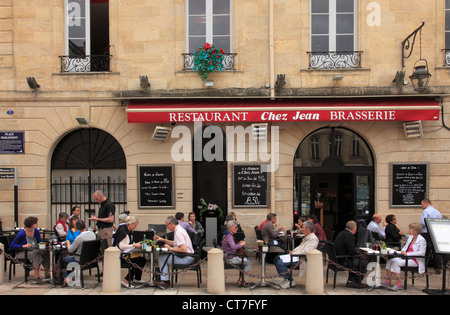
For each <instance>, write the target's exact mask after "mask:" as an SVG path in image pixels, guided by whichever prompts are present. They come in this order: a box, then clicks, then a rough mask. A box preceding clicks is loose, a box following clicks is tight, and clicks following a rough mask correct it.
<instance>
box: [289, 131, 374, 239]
mask: <svg viewBox="0 0 450 315" xmlns="http://www.w3.org/2000/svg"><path fill="white" fill-rule="evenodd" d="M373 165H374V164H373V155H372V152H371V150H370V148H369V146H368V145H367V143H366V142H365V141H364V139H363V138H361V137H360V136H359V135H357V134H356V133H355V132H353V131H351V130H349V129H346V128H342V127H339V128H335V127H332V128H323V129H319V130H316V131H315V132H313V133H311V134H310V135H308V136H307V137H306V138H305V139H304V140H303V141H302V143H301V144H300V146H299V147H298V149H297V151H296V153H295V157H294V220H295V222H297V220H298V218H299V217H300V216H307V215H309V214H315V215H316V216H317V217H318V218H319V220H320V221H321V223H322V225H323V226H324V227H325V228H328V229H332V230H335V231H339V230H342V229H343V228H344V227H345V223H346V222H347V221H349V220H354V219H355V218H356V217H361V218H364V219H366V220H367V219H369V218H370V217H371V216H372V214H373V213H374V166H373Z"/></svg>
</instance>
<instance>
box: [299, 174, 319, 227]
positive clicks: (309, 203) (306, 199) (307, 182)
mask: <svg viewBox="0 0 450 315" xmlns="http://www.w3.org/2000/svg"><path fill="white" fill-rule="evenodd" d="M313 187H314V176H313V175H312V174H301V173H297V172H296V173H294V222H297V221H298V219H299V217H300V216H308V215H309V214H311V213H312V212H311V209H312V211H314V193H313V192H314V190H313Z"/></svg>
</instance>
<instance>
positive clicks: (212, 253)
mask: <svg viewBox="0 0 450 315" xmlns="http://www.w3.org/2000/svg"><path fill="white" fill-rule="evenodd" d="M207 284H208V285H207V292H208V293H211V294H225V267H224V263H223V251H221V250H220V249H218V248H213V249H211V250H209V251H208V281H207Z"/></svg>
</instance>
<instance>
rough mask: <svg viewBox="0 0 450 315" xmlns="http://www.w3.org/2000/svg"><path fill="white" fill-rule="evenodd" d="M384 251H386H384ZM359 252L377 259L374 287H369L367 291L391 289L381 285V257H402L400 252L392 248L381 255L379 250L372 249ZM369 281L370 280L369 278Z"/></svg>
mask: <svg viewBox="0 0 450 315" xmlns="http://www.w3.org/2000/svg"><path fill="white" fill-rule="evenodd" d="M383 251H384V250H383ZM358 252H359V253H361V254H364V255H366V256H367V259H368V258H369V257H376V266H375V277H374V278H375V280H374V281H373V285H370V284H369V283H368V285H369V288H368V289H367V291H372V290H373V289H380V288H381V289H389V288H388V287H384V286H382V285H381V270H380V257H382V256H383V257H384V258H386V259H389V258H394V257H400V256H401V254H400V252H399V251H397V250H394V249H392V248H387V249H386V252H383V253H381V251H379V250H373V249H371V248H359V249H358ZM367 279H368V280H369V278H367Z"/></svg>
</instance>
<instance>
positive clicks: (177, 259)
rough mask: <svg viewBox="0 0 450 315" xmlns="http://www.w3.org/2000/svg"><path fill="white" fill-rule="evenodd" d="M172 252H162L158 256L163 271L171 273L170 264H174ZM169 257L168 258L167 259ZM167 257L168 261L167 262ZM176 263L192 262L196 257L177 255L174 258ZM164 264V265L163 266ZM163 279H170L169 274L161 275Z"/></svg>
mask: <svg viewBox="0 0 450 315" xmlns="http://www.w3.org/2000/svg"><path fill="white" fill-rule="evenodd" d="M171 256H172V254H160V255H159V257H158V264H159V269H160V272H161V273H169V265H170V264H172V257H171ZM167 258H168V259H167ZM166 259H167V263H166V264H164V263H165V261H166ZM174 262H175V264H177V265H178V264H180V265H181V264H183V265H184V264H186V265H188V264H192V263H193V262H194V257H192V256H185V257H178V256H175V259H174ZM163 265H164V266H163ZM161 280H162V281H168V280H169V275H161Z"/></svg>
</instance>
